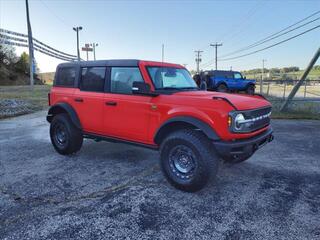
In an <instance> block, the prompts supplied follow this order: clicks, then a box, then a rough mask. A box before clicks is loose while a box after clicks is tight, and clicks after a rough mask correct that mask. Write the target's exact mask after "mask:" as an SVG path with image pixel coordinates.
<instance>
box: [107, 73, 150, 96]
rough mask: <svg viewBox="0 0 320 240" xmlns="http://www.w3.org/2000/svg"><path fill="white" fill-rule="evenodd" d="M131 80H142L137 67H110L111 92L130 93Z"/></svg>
mask: <svg viewBox="0 0 320 240" xmlns="http://www.w3.org/2000/svg"><path fill="white" fill-rule="evenodd" d="M133 82H144V80H143V78H142V76H141V73H140V70H139V68H137V67H113V68H112V69H111V92H112V93H122V94H132V84H133Z"/></svg>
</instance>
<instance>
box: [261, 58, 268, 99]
mask: <svg viewBox="0 0 320 240" xmlns="http://www.w3.org/2000/svg"><path fill="white" fill-rule="evenodd" d="M266 61H267V60H266V59H262V74H261V80H260V94H262V87H263V80H264V63H265V62H266Z"/></svg>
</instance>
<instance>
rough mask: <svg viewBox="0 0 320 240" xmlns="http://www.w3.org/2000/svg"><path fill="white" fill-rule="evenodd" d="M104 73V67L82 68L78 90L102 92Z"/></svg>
mask: <svg viewBox="0 0 320 240" xmlns="http://www.w3.org/2000/svg"><path fill="white" fill-rule="evenodd" d="M105 75H106V68H105V67H88V68H82V71H81V81H80V90H82V91H91V92H103V90H104V79H105Z"/></svg>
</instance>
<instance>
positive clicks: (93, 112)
mask: <svg viewBox="0 0 320 240" xmlns="http://www.w3.org/2000/svg"><path fill="white" fill-rule="evenodd" d="M105 76H106V67H84V68H81V69H80V78H79V87H78V88H77V89H76V90H75V92H74V98H73V106H74V108H75V110H76V112H77V114H78V117H79V119H80V122H81V125H82V129H83V131H84V132H88V133H96V134H102V133H103V121H102V117H103V110H104V108H103V107H104V86H105Z"/></svg>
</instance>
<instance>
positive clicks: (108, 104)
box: [106, 101, 117, 106]
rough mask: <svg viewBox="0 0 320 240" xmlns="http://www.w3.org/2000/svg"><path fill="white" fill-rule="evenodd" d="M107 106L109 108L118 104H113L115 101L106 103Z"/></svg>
mask: <svg viewBox="0 0 320 240" xmlns="http://www.w3.org/2000/svg"><path fill="white" fill-rule="evenodd" d="M106 105H107V106H117V102H113V101H110V102H106Z"/></svg>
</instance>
